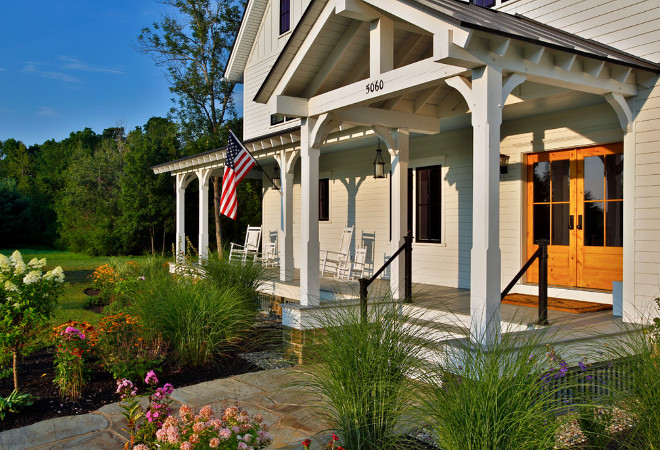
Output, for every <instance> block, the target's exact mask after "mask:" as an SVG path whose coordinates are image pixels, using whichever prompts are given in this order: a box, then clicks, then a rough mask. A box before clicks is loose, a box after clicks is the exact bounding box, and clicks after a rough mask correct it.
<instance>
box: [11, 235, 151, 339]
mask: <svg viewBox="0 0 660 450" xmlns="http://www.w3.org/2000/svg"><path fill="white" fill-rule="evenodd" d="M14 250H15V249H0V253H2V254H4V255H6V256H10V255H11V254H12V253H13V252H14ZM19 251H20V252H21V254H22V255H23V259H24V260H25V262H28V261H29V260H31V259H32V258H39V259H41V258H46V261H47V263H48V264H47V266H46V270H51V269H53V268H55V267H57V266H62V269H64V280H65V283H64V289H63V290H62V295H61V296H60V300H59V303H60V307H59V308H58V309H57V311H56V312H55V317H54V318H53V326H57V325H60V324H62V323H64V322H66V321H67V320H76V321H79V322H80V321H83V320H84V321H87V322H89V323H91V324H92V325H96V324H97V323H98V321H99V320H100V319H101V316H100V314H97V313H94V312H92V311H88V310H86V309H85V308H83V306H84V305H85V300H86V299H87V298H88V297H87V295H85V293H84V292H83V291H84V290H85V288H88V287H91V286H92V282H91V278H90V275H92V273H93V272H94V269H96V268H97V267H99V266H101V265H103V264H107V263H108V262H110V260H111V259H112V260H113V261H140V260H141V259H144V258H145V257H144V256H116V257H112V258H111V257H109V256H88V255H84V254H81V253H73V252H65V251H59V250H51V249H41V248H21V249H19Z"/></svg>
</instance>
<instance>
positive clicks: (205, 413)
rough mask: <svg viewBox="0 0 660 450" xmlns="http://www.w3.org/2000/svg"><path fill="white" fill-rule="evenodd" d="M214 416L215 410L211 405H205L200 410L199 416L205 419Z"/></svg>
mask: <svg viewBox="0 0 660 450" xmlns="http://www.w3.org/2000/svg"><path fill="white" fill-rule="evenodd" d="M213 414H214V411H213V408H212V407H211V406H210V405H205V406H202V409H200V410H199V415H200V416H202V417H204V418H205V419H209V418H211V416H212V415H213Z"/></svg>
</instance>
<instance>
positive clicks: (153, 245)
mask: <svg viewBox="0 0 660 450" xmlns="http://www.w3.org/2000/svg"><path fill="white" fill-rule="evenodd" d="M155 234H156V230H154V227H153V226H152V227H151V228H150V229H149V238H150V240H151V254H152V255H155V254H156V242H155V240H156V236H155Z"/></svg>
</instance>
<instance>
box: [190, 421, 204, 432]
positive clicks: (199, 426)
mask: <svg viewBox="0 0 660 450" xmlns="http://www.w3.org/2000/svg"><path fill="white" fill-rule="evenodd" d="M193 431H194V432H195V433H201V432H202V431H204V422H195V424H194V425H193Z"/></svg>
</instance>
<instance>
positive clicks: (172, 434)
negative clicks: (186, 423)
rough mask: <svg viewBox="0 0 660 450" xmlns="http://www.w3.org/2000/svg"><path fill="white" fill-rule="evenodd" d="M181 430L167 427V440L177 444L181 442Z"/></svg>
mask: <svg viewBox="0 0 660 450" xmlns="http://www.w3.org/2000/svg"><path fill="white" fill-rule="evenodd" d="M179 437H180V436H179V430H178V429H177V428H174V427H172V428H168V429H167V442H169V443H170V444H176V443H177V442H179Z"/></svg>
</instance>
